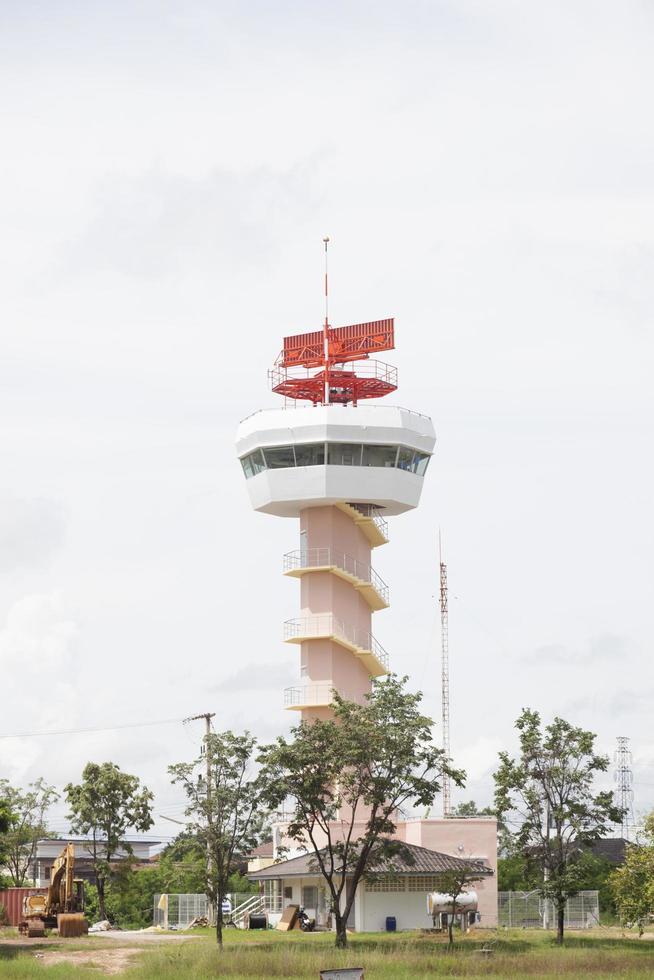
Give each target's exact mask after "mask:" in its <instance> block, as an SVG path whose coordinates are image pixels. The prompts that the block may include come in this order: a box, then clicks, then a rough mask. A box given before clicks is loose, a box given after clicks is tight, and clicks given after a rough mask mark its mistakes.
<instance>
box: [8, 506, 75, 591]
mask: <svg viewBox="0 0 654 980" xmlns="http://www.w3.org/2000/svg"><path fill="white" fill-rule="evenodd" d="M65 532H66V519H65V516H64V509H63V507H62V506H61V504H59V503H58V502H57V501H55V500H48V499H45V498H39V497H37V498H32V499H27V498H9V497H5V498H3V499H0V572H5V573H6V572H13V571H15V570H17V569H20V568H26V567H33V566H36V565H41V564H43V563H44V562H46V561H47V560H48V559H49V558H51V556H52V555H53V554H54V553H55V552H56V551H57V550H58V549H59V548H60V547H61V546H62V544H63V541H64V537H65Z"/></svg>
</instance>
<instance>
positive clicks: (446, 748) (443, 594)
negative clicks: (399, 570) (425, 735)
mask: <svg viewBox="0 0 654 980" xmlns="http://www.w3.org/2000/svg"><path fill="white" fill-rule="evenodd" d="M438 563H439V567H440V590H441V591H440V602H441V720H442V725H443V754H444V756H445V762H446V763H447V762H449V758H450V648H449V636H448V613H447V565H446V564H445V562H444V560H443V541H442V537H441V532H440V528H439V530H438ZM450 789H451V786H450V777H449V776H448V775H447V773H443V816H444V817H449V816H450V814H451V812H452V809H451V799H450Z"/></svg>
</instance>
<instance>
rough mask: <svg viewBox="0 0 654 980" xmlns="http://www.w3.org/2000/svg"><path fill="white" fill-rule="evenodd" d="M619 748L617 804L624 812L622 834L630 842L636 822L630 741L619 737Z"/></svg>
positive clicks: (616, 774) (617, 754) (616, 754)
mask: <svg viewBox="0 0 654 980" xmlns="http://www.w3.org/2000/svg"><path fill="white" fill-rule="evenodd" d="M617 742H618V747H617V749H616V751H615V756H614V759H615V782H616V787H615V802H616V806H619V807H620V809H621V810H622V824H621V832H622V836H623V838H624V839H625V840H629V827H630V826H633V824H634V823H635V820H634V791H633V789H632V786H633V772H632V770H631V752H630V750H629V739H628V738H626V737H625V736H624V735H618V738H617Z"/></svg>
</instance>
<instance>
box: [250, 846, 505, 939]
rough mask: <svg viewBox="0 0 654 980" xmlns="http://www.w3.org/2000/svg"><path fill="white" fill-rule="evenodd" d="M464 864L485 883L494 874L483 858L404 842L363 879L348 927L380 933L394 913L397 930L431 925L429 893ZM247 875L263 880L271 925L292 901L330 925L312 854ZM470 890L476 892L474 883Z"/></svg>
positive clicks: (326, 893)
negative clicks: (475, 858)
mask: <svg viewBox="0 0 654 980" xmlns="http://www.w3.org/2000/svg"><path fill="white" fill-rule="evenodd" d="M464 866H465V867H466V868H471V867H472V868H473V869H474V870H475V873H476V872H478V873H479V878H480V879H481V880H482V881H483V879H485V878H489V877H492V875H493V869H492V868H491V867H489V865H488V864H487V863H486V861H484V860H479V859H477V860H469V859H463V858H459V857H455V856H454V855H451V854H442V853H440V852H439V851H430V850H429V849H428V848H426V847H419V846H418V845H417V844H409V843H404V844H403V846H402V850H401V852H400V853H399V854H397V855H396V856H395V857H393V858H392V859H391V861H390V862H389V863H388V864H387V865H385V867H384V869H383V870H381V871H380V872H379V873H375V870H374V867H373V868H371V869H369V870H368V872H367V875H366V877H365V878H364V879H362V880H361V881H360V882H359V887H358V888H357V893H356V896H355V899H354V903H353V906H352V910H351V912H350V917H349V919H348V927H349V928H351V929H354V930H355V931H356V932H380V931H383V930H384V929H385V927H386V918H387V916H394V917H395V919H396V922H397V928H398V929H419V928H428V927H430V926H431V925H432V920H431V917H430V916H429V914H428V911H427V896H428V895H429V894H430V893H431V892H437V891H439V890H441V884H440V882H441V880H442V875H443V873H444V872H446V871H451V870H454V869H460V868H462V867H464ZM248 878H250V880H251V881H256V882H259V884H260V886H261V890H262V894H263V898H264V903H265V907H266V911H267V912H268V916H269V920H270V921H271V922H272V923H276V922H277V921H278V920H279V919H280V917H281V915H282V912H283V911H284V909H285V908H286V907H287V906H288V905H302V906H303V907H304V908H305V909H306V911H307V914H308V915H309V916H310V917H311V918H315V920H316V924H317V925H318V927H323V928H325V927H327V926H328V924H329V907H330V901H331V899H330V895H329V890H328V888H327V883H326V881H325V879H324V878H323V876H322V874H321V873H320V871H319V870H318V869H317V864H316V857H315V855H314V854H313V853H311V854H302V855H300V856H299V857H294V858H291V859H290V860H288V861H280V862H278V863H276V864H272V865H270V867H267V868H262V869H261V870H259V871H254V872H249V873H248ZM468 888H469V890H474V889H475V883H471V884H470V885H469V886H468ZM482 924H483V923H482Z"/></svg>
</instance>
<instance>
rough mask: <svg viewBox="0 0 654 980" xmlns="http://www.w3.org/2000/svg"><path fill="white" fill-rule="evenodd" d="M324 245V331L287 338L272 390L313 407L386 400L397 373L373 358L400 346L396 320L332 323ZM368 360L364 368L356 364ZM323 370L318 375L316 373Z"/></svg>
mask: <svg viewBox="0 0 654 980" xmlns="http://www.w3.org/2000/svg"><path fill="white" fill-rule="evenodd" d="M323 243H324V246H325V322H324V324H323V328H322V330H315V331H313V332H311V333H300V334H294V335H293V336H292V337H284V346H283V347H282V350H281V353H280V354H279V357H278V358H277V360H276V361H275V366H274V367H273V368H272V369H271V370H270V371H269V372H268V374H269V377H270V383H271V387H272V390H273V391H274V392H276V393H277V394H278V395H284V397H286V398H295V399H297V400H304V401H310V402H312V403H313V404H314V405H347V404H348V403H349V402H352V403H353V404H354V405H356V404H357V402H358V401H359V400H360V399H362V398H382V397H383V396H384V395H389V394H390V393H391V392H392V391H395V390H396V389H397V368H395V367H393V366H392V365H390V364H384V363H383V362H382V361H373V360H370V354H373V353H376V352H377V351H383V350H392V349H393V348H394V347H395V321H394V319H393V318H392V317H390V318H389V319H386V320H371V321H370V322H368V323H355V324H352V325H351V326H347V327H331V326H330V323H329V287H328V277H327V274H328V267H327V247H328V245H329V238H327V237H325V238H323ZM356 361H359V362H361V361H365V362H366V363H365V364H361V363H359V364H356V363H355V362H356ZM315 368H319V370H318V371H317V372H315V373H312V369H315Z"/></svg>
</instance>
